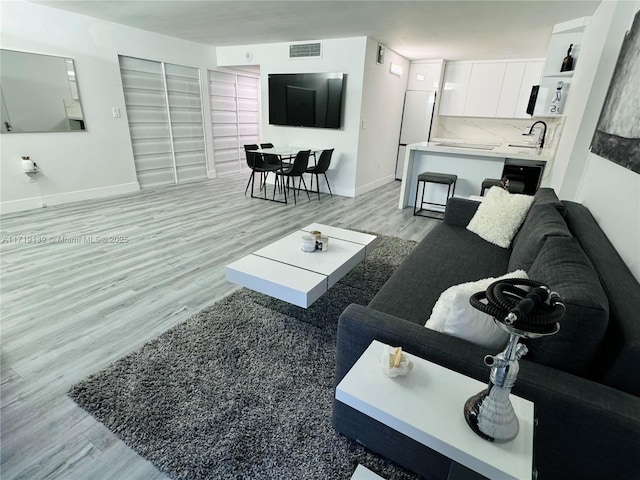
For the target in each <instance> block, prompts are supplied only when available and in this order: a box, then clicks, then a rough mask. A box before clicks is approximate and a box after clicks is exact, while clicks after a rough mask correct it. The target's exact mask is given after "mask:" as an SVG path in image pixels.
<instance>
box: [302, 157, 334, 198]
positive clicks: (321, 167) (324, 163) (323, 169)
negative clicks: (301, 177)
mask: <svg viewBox="0 0 640 480" xmlns="http://www.w3.org/2000/svg"><path fill="white" fill-rule="evenodd" d="M332 155H333V148H332V149H330V150H323V151H322V153H321V154H320V158H319V159H318V163H317V164H316V165H315V166H311V167H307V169H306V170H305V172H304V173H310V174H311V191H312V192H313V177H314V176H315V177H316V184H317V189H318V190H317V193H318V200H320V177H319V175H320V174H322V175H324V181H325V182H327V188H328V189H329V195H331V196H332V197H333V193H332V192H331V186H330V185H329V179H328V178H327V170H329V165H331V156H332Z"/></svg>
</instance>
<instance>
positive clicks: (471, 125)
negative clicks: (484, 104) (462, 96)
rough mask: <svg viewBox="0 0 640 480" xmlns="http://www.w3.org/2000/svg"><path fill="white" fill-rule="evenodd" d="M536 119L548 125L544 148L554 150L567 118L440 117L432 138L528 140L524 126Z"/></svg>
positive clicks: (496, 140) (529, 124)
mask: <svg viewBox="0 0 640 480" xmlns="http://www.w3.org/2000/svg"><path fill="white" fill-rule="evenodd" d="M537 120H542V121H544V122H545V123H546V124H547V134H546V137H545V142H544V143H545V147H547V148H549V149H550V150H553V151H555V150H556V148H557V146H558V142H559V140H560V133H561V132H562V126H563V124H564V117H541V118H537V117H535V118H531V119H525V118H480V117H448V116H438V117H436V118H435V119H434V125H433V127H434V128H433V130H432V133H431V138H438V139H452V140H453V139H455V140H473V141H482V142H486V143H494V142H495V143H508V142H523V141H527V139H528V137H526V136H523V135H522V133H523V132H524V131H525V129H526V128H527V127H529V126H531V125H533V123H534V122H535V121H537Z"/></svg>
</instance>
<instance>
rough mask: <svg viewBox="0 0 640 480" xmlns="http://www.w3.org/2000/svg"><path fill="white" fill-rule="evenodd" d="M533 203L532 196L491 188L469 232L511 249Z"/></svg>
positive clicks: (468, 227)
mask: <svg viewBox="0 0 640 480" xmlns="http://www.w3.org/2000/svg"><path fill="white" fill-rule="evenodd" d="M532 203H533V196H531V195H519V194H514V193H509V192H507V191H506V190H505V189H503V188H500V187H491V188H490V189H489V192H488V193H487V195H486V196H485V198H484V200H483V202H482V203H481V204H480V205H479V206H478V210H476V213H475V215H474V216H473V218H472V219H471V221H470V222H469V225H467V230H469V231H471V232H473V233H475V234H476V235H478V236H480V237H481V238H483V239H485V240H486V241H487V242H491V243H493V244H495V245H498V246H499V247H502V248H509V245H511V240H513V237H515V235H516V233H517V232H518V229H519V228H520V225H522V222H524V219H525V217H526V216H527V212H528V211H529V208H530V207H531V204H532Z"/></svg>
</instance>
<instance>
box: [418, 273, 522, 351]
mask: <svg viewBox="0 0 640 480" xmlns="http://www.w3.org/2000/svg"><path fill="white" fill-rule="evenodd" d="M505 278H529V277H528V276H527V272H525V271H524V270H516V271H515V272H511V273H507V274H506V275H503V276H501V277H496V278H493V277H490V278H484V279H482V280H477V281H475V282H467V283H461V284H460V285H454V286H452V287H449V288H447V289H446V290H445V291H444V292H442V294H441V295H440V298H438V301H437V302H436V304H435V305H434V306H433V311H432V312H431V317H430V318H429V320H427V323H426V324H425V327H427V328H430V329H431V330H436V331H438V332H441V333H446V334H447V335H452V336H454V337H458V338H462V339H463V340H467V341H468V342H471V343H475V344H476V345H481V346H483V347H486V348H487V349H491V350H496V351H497V350H501V349H502V348H504V346H505V345H506V344H507V340H509V334H508V333H507V332H506V331H504V330H503V329H502V328H500V327H499V326H498V325H496V323H495V322H494V320H493V318H491V316H490V315H487V314H486V313H483V312H481V311H480V310H476V309H475V308H473V307H472V306H471V304H470V303H469V298H470V297H471V295H473V294H474V293H476V292H481V291H483V290H486V289H487V287H488V286H489V285H491V284H492V283H493V282H495V281H496V280H501V279H505Z"/></svg>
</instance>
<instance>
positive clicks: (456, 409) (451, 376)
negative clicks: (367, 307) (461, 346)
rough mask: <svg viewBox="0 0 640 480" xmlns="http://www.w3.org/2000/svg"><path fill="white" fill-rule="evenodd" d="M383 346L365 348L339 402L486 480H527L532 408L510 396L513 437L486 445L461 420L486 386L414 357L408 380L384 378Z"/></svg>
mask: <svg viewBox="0 0 640 480" xmlns="http://www.w3.org/2000/svg"><path fill="white" fill-rule="evenodd" d="M383 346H384V344H382V343H380V342H378V341H374V342H372V343H371V345H369V347H368V348H367V350H366V351H365V352H364V353H363V354H362V356H361V357H360V359H359V360H358V361H357V362H356V363H355V365H354V366H353V367H352V368H351V370H349V372H348V373H347V375H345V377H344V378H343V379H342V381H341V382H340V383H339V384H338V386H337V387H336V399H337V400H338V401H341V402H343V403H346V404H347V405H349V406H351V407H352V408H354V409H356V410H358V411H360V412H362V413H364V414H366V415H368V416H370V417H372V418H374V419H376V420H378V421H379V422H381V423H383V424H385V425H387V426H389V427H391V428H393V429H395V430H397V431H399V432H401V433H403V434H405V435H407V436H408V437H410V438H412V439H414V440H415V441H417V442H420V443H422V444H423V445H425V446H427V447H429V448H431V449H433V450H435V451H437V452H439V453H441V454H443V455H445V456H446V457H448V458H450V459H451V460H453V461H454V462H455V463H458V464H460V465H462V466H464V467H466V468H468V469H470V470H473V471H474V472H477V473H479V474H481V475H484V476H485V477H488V478H500V479H514V480H520V479H527V478H531V477H532V470H533V432H534V425H533V422H534V406H533V403H532V402H530V401H528V400H525V399H523V398H520V397H517V396H515V395H511V403H512V404H513V408H514V410H515V413H516V415H517V417H518V420H519V422H520V431H519V433H518V436H517V437H516V438H515V439H514V440H512V441H510V442H508V443H491V442H489V441H487V440H484V439H482V438H480V437H479V436H478V435H476V434H475V433H474V432H473V431H472V430H471V428H469V426H468V425H467V422H466V421H465V418H464V415H463V407H464V403H465V401H466V400H467V399H468V398H469V397H471V396H472V395H475V394H476V393H478V392H480V391H481V390H483V389H484V388H486V386H487V384H486V383H482V382H479V381H477V380H474V379H472V378H469V377H466V376H464V375H461V374H459V373H457V372H454V371H452V370H449V369H447V368H444V367H441V366H439V365H436V364H434V363H431V362H428V361H426V360H424V359H422V358H419V357H416V356H413V355H409V357H410V358H411V361H412V362H413V365H414V366H413V370H412V371H411V373H409V375H407V376H406V377H396V378H389V377H387V376H386V375H385V374H384V373H383V372H382V369H381V367H380V364H379V362H380V358H381V356H382V349H383ZM487 353H491V352H487ZM478 362H482V359H478ZM488 378H489V370H488V369H487V380H488Z"/></svg>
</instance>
